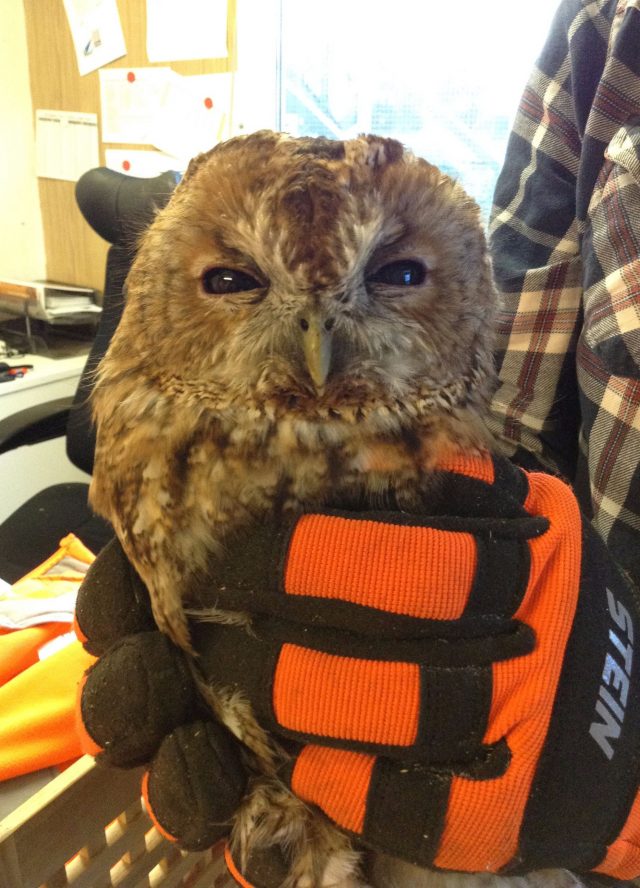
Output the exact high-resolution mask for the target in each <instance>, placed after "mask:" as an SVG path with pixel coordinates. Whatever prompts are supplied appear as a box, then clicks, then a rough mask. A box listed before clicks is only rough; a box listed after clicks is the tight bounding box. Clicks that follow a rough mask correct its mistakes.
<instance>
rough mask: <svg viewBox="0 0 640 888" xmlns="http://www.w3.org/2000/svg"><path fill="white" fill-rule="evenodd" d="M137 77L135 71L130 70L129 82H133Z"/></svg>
mask: <svg viewBox="0 0 640 888" xmlns="http://www.w3.org/2000/svg"><path fill="white" fill-rule="evenodd" d="M135 79H136V75H135V74H134V73H133V71H129V73H128V74H127V80H128V81H129V83H133V81H134V80H135Z"/></svg>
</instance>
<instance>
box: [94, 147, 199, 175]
mask: <svg viewBox="0 0 640 888" xmlns="http://www.w3.org/2000/svg"><path fill="white" fill-rule="evenodd" d="M105 162H106V165H107V167H108V168H109V169H110V170H115V171H116V172H118V173H126V174H127V176H137V177H139V178H152V177H154V176H159V175H160V174H161V173H166V172H167V170H177V171H178V172H183V171H184V168H183V167H182V166H181V164H180V162H179V161H178V160H177V158H175V157H172V156H171V155H170V154H165V153H164V152H162V151H144V150H143V149H140V148H107V150H106V151H105Z"/></svg>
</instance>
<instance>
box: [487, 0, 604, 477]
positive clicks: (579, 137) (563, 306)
mask: <svg viewBox="0 0 640 888" xmlns="http://www.w3.org/2000/svg"><path fill="white" fill-rule="evenodd" d="M615 6H616V4H615V2H613V3H601V4H593V3H590V4H587V3H583V2H581V0H565V2H563V3H562V4H561V5H560V7H559V9H558V12H557V14H556V17H555V19H554V21H553V23H552V26H551V31H550V34H549V36H548V39H547V42H546V44H545V46H544V48H543V50H542V52H541V54H540V57H539V59H538V61H537V63H536V65H535V67H534V70H533V72H532V74H531V76H530V79H529V82H528V83H527V85H526V87H525V90H524V93H523V96H522V99H521V102H520V106H519V108H518V110H517V113H516V117H515V120H514V124H513V129H512V132H511V136H510V139H509V142H508V147H507V152H506V157H505V162H504V166H503V169H502V172H501V174H500V177H499V179H498V182H497V186H496V191H495V196H494V206H493V211H492V216H491V222H490V238H491V248H492V256H493V263H494V272H495V276H496V281H497V284H498V288H499V291H500V295H501V300H502V302H501V310H500V312H499V317H498V341H497V357H498V367H499V385H498V389H497V391H496V393H495V396H494V399H493V403H492V426H493V431H494V432H495V433H496V434H497V435H498V436H499V437H500V438H502V440H503V441H504V443H505V445H506V447H507V449H508V450H510V451H511V452H513V451H514V450H515V449H516V448H517V447H520V448H524V449H525V450H527V451H529V452H531V453H533V454H534V455H535V456H536V457H537V458H538V459H539V460H540V461H541V462H543V463H544V464H546V465H547V466H549V467H550V468H552V469H554V470H556V471H561V472H562V473H563V474H565V475H566V476H567V477H569V478H573V477H574V475H575V470H576V460H577V439H578V425H579V409H578V394H577V383H576V372H575V355H576V347H577V341H578V337H579V333H580V328H581V323H582V259H581V254H580V238H581V225H580V220H579V218H578V212H579V211H578V201H579V197H580V192H581V188H582V187H583V186H582V183H581V173H582V158H583V152H584V149H585V145H586V140H587V141H590V140H589V138H588V135H587V129H588V127H587V123H588V119H589V110H590V108H591V106H592V103H593V99H594V96H595V94H596V91H597V88H598V83H599V77H600V75H601V72H602V70H603V68H604V64H605V58H606V52H607V44H608V33H609V30H610V19H611V18H612V14H613V11H614V9H615ZM594 7H599V9H598V11H597V13H596V12H594ZM585 58H589V60H590V61H589V65H588V66H586V67H585V70H587V71H588V72H589V76H588V77H584V76H582V74H578V76H577V75H576V72H580V71H581V59H585ZM594 147H595V151H596V153H597V152H598V151H599V153H600V155H602V151H603V149H604V145H599V146H594Z"/></svg>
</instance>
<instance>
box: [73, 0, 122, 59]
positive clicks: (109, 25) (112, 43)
mask: <svg viewBox="0 0 640 888" xmlns="http://www.w3.org/2000/svg"><path fill="white" fill-rule="evenodd" d="M64 8H65V11H66V13H67V20H68V22H69V28H70V29H71V38H72V40H73V46H74V49H75V51H76V59H77V61H78V69H79V71H80V74H88V73H89V72H90V71H95V70H96V69H97V68H101V67H102V65H106V64H107V63H108V62H112V61H113V60H114V59H119V58H122V56H123V55H126V52H127V49H126V46H125V42H124V34H123V33H122V24H121V22H120V14H119V12H118V6H117V4H116V0H64Z"/></svg>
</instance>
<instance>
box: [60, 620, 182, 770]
mask: <svg viewBox="0 0 640 888" xmlns="http://www.w3.org/2000/svg"><path fill="white" fill-rule="evenodd" d="M197 706H198V695H197V690H196V687H195V684H194V682H193V678H192V676H191V673H190V671H189V668H188V665H187V662H186V659H185V657H184V655H183V654H182V652H181V651H180V650H179V649H178V648H176V647H175V646H174V645H173V644H172V643H171V641H170V640H169V639H168V638H167V637H166V636H164V635H162V634H161V633H160V632H144V633H141V634H139V635H132V636H129V637H127V638H124V639H121V641H120V642H118V644H116V645H115V646H114V647H113V648H111V649H110V650H109V651H108V652H107V653H106V654H105V655H104V656H103V657H101V658H100V659H99V660H97V662H96V663H94V664H93V666H91V668H90V669H88V670H87V672H86V673H85V677H84V680H83V682H82V684H81V685H80V689H79V699H78V708H77V727H78V732H79V734H80V737H81V739H82V741H83V748H84V751H85V752H87V753H89V754H91V755H94V756H96V757H97V758H98V759H100V760H102V761H104V762H106V763H108V764H111V765H116V766H118V767H134V766H136V765H140V764H143V763H144V762H148V761H149V760H150V759H151V757H152V756H153V754H154V753H155V751H156V750H157V749H158V747H159V746H160V743H161V742H162V739H163V737H164V736H165V734H167V733H169V731H172V730H173V729H174V728H175V727H176V725H180V724H183V723H185V722H186V721H188V720H189V719H191V718H193V717H194V715H195V712H196V711H197Z"/></svg>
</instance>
